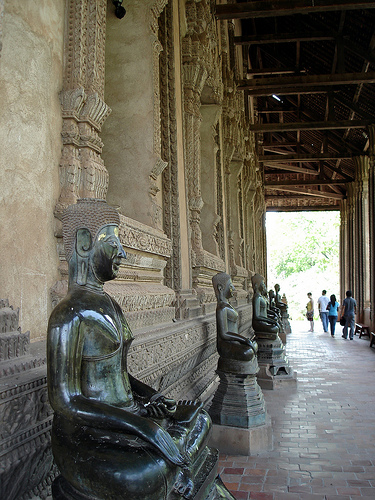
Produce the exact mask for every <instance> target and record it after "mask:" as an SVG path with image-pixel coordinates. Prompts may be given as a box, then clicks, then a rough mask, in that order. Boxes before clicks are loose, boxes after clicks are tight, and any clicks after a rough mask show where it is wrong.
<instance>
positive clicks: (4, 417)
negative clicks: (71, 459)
mask: <svg viewBox="0 0 375 500" xmlns="http://www.w3.org/2000/svg"><path fill="white" fill-rule="evenodd" d="M18 321H19V309H13V307H10V306H9V302H8V300H5V299H1V300H0V401H1V402H0V463H1V467H0V497H1V498H4V499H5V498H6V499H7V500H19V499H21V498H23V497H25V498H30V496H29V495H33V494H38V495H39V494H41V495H42V497H43V493H42V492H44V495H46V494H47V492H48V486H49V485H50V484H51V481H52V480H53V478H54V474H55V472H54V470H53V459H52V451H51V448H50V428H51V421H52V411H51V408H50V406H49V403H48V395H47V376H46V365H45V363H46V358H45V354H44V352H42V353H34V354H32V353H31V352H30V333H29V332H26V333H21V330H20V328H19V326H18ZM35 350H36V349H35V346H34V351H35Z"/></svg>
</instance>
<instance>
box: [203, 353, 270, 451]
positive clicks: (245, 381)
mask: <svg viewBox="0 0 375 500" xmlns="http://www.w3.org/2000/svg"><path fill="white" fill-rule="evenodd" d="M255 361H256V360H255ZM254 365H255V363H254ZM256 371H257V370H254V373H253V374H247V375H244V374H234V373H227V372H223V371H221V370H217V374H218V375H219V377H220V383H219V387H218V388H217V390H216V392H215V395H214V398H213V400H212V403H211V406H210V408H209V410H208V412H209V414H210V416H211V418H212V422H213V424H214V425H213V432H212V436H211V441H210V445H211V446H214V447H216V448H218V449H219V450H220V451H221V452H222V453H227V454H236V455H250V454H253V453H258V452H259V451H266V450H270V449H271V448H272V429H271V423H270V420H269V418H268V415H267V413H266V407H265V401H264V397H263V393H262V390H261V388H260V387H259V385H258V383H257V380H256V376H255V374H256Z"/></svg>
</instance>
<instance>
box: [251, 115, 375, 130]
mask: <svg viewBox="0 0 375 500" xmlns="http://www.w3.org/2000/svg"><path fill="white" fill-rule="evenodd" d="M374 122H375V118H374V120H341V121H332V122H330V121H327V122H325V121H320V122H295V123H257V124H254V125H249V129H250V131H251V132H256V133H259V132H292V131H297V130H338V129H346V128H365V127H368V126H369V125H371V124H372V123H374Z"/></svg>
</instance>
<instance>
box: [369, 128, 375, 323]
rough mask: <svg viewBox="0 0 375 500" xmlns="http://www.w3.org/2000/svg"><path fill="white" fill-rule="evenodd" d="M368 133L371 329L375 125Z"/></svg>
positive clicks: (374, 319) (374, 269)
mask: <svg viewBox="0 0 375 500" xmlns="http://www.w3.org/2000/svg"><path fill="white" fill-rule="evenodd" d="M368 135H369V144H370V148H369V160H370V161H369V163H370V165H369V201H368V203H369V251H370V255H369V263H370V273H369V288H370V291H369V295H370V304H371V305H370V307H371V311H370V319H369V321H370V323H369V324H370V326H371V330H372V331H374V329H375V313H374V310H373V308H374V307H375V251H374V248H375V168H374V167H375V125H370V126H369V127H368Z"/></svg>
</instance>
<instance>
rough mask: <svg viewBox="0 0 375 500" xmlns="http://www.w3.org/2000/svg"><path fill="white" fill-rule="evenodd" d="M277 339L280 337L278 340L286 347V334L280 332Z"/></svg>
mask: <svg viewBox="0 0 375 500" xmlns="http://www.w3.org/2000/svg"><path fill="white" fill-rule="evenodd" d="M279 337H280V340H281V342H282V343H283V344H284V345H286V332H280V333H279Z"/></svg>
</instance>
